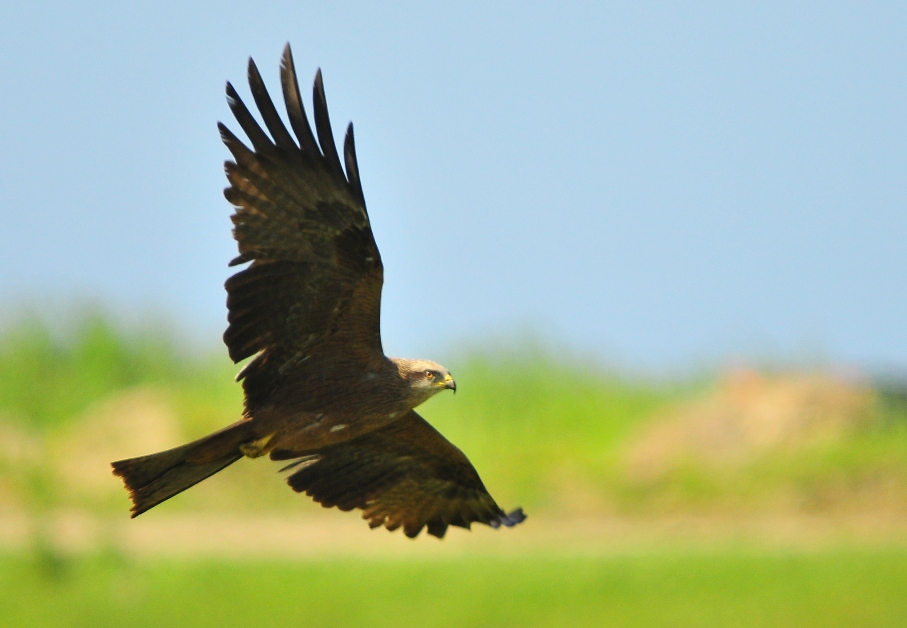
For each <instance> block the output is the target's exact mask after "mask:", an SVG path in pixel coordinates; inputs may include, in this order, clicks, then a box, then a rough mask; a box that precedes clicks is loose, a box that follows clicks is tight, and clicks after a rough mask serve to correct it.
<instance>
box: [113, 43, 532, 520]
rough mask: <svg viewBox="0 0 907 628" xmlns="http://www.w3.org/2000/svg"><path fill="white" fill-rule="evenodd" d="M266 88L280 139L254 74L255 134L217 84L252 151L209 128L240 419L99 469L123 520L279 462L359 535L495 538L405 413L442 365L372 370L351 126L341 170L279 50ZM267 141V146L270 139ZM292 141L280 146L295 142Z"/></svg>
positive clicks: (497, 515)
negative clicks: (354, 512)
mask: <svg viewBox="0 0 907 628" xmlns="http://www.w3.org/2000/svg"><path fill="white" fill-rule="evenodd" d="M281 84H282V88H283V97H284V102H285V104H286V109H287V117H288V119H289V122H290V127H291V128H292V131H293V132H292V134H291V133H290V131H289V130H288V129H287V128H286V126H284V123H283V121H282V120H281V118H280V116H279V114H278V113H277V110H276V108H275V106H274V103H273V101H272V100H271V97H270V96H269V95H268V92H267V90H266V89H265V87H264V83H263V82H262V79H261V76H260V74H259V72H258V69H257V68H256V67H255V64H254V63H253V62H252V60H251V59H250V60H249V85H250V87H251V91H252V97H253V99H254V101H255V104H256V106H257V108H258V111H259V113H260V115H261V119H262V120H263V121H264V124H265V127H266V128H267V133H266V132H265V131H264V130H263V129H262V128H261V126H259V124H258V122H257V121H256V120H255V118H254V117H253V116H252V114H251V113H250V112H249V110H248V109H247V107H246V105H245V104H244V103H243V101H242V100H241V99H240V97H239V95H238V94H237V93H236V90H234V89H233V86H232V85H230V84H229V83H228V84H227V98H228V101H229V104H230V108H231V110H232V111H233V114H234V116H235V117H236V120H237V122H238V123H239V125H240V127H242V129H243V131H244V132H245V134H246V137H248V139H249V143H250V144H251V148H249V147H247V146H246V145H245V144H243V142H242V141H240V140H239V139H238V138H237V137H236V136H235V135H234V134H233V133H232V132H231V131H230V130H229V129H227V128H226V127H225V126H224V125H223V124H219V125H218V128H219V129H220V133H221V137H222V138H223V141H224V143H225V144H226V145H227V148H228V149H229V150H230V152H231V153H232V155H233V161H228V162H226V165H225V169H226V174H227V179H228V180H229V182H230V187H228V188H227V189H226V190H225V192H224V195H225V196H226V198H227V200H229V201H230V202H231V203H232V204H233V205H234V207H235V209H236V212H235V214H234V215H233V217H232V219H233V224H234V229H233V235H234V237H235V238H236V241H237V243H238V246H239V256H238V257H236V258H235V259H234V260H233V261H232V262H230V264H231V266H232V265H239V264H245V263H249V262H251V263H250V264H249V266H247V267H246V268H245V269H243V270H240V271H239V272H237V273H236V274H235V275H233V276H232V277H231V278H230V279H228V280H227V283H226V289H227V308H228V310H229V314H228V321H229V326H228V327H227V330H226V332H225V333H224V342H225V343H226V345H227V349H228V351H229V353H230V357H231V358H232V359H233V360H234V362H239V361H241V360H245V359H247V358H252V359H251V361H250V362H249V363H248V364H246V366H245V367H244V368H243V369H242V371H241V372H240V373H239V375H237V380H242V385H243V390H244V391H245V412H244V416H243V419H242V420H240V421H238V422H237V423H235V424H233V425H231V426H229V427H226V428H224V429H223V430H220V431H219V432H216V433H214V434H211V435H209V436H206V437H204V438H201V439H199V440H197V441H194V442H192V443H188V444H186V445H183V446H181V447H177V448H175V449H171V450H168V451H164V452H160V453H157V454H151V455H149V456H143V457H140V458H132V459H128V460H121V461H118V462H114V463H113V470H114V473H115V474H116V475H118V476H120V477H121V478H123V480H124V482H125V484H126V488H127V489H128V490H129V494H130V497H131V498H132V501H133V508H132V516H133V517H135V516H137V515H139V514H141V513H143V512H145V511H146V510H148V509H149V508H152V507H154V506H155V505H157V504H159V503H161V502H162V501H164V500H166V499H169V498H170V497H172V496H173V495H176V494H177V493H179V492H181V491H183V490H185V489H187V488H189V487H190V486H192V485H194V484H196V483H198V482H200V481H201V480H203V479H205V478H207V477H208V476H210V475H212V474H214V473H216V472H218V471H220V470H221V469H223V468H224V467H226V466H228V465H230V464H232V463H233V462H235V461H236V460H238V459H239V458H241V457H243V456H247V457H252V458H254V457H258V456H262V455H265V454H270V457H271V458H272V459H273V460H294V462H292V463H291V464H289V465H288V466H287V467H284V470H291V471H292V474H291V475H290V476H289V477H288V483H289V484H290V486H291V487H292V488H293V490H295V491H297V492H305V493H307V494H308V495H310V496H312V498H313V499H315V501H317V502H319V503H321V504H322V505H324V506H325V507H333V506H337V507H338V508H340V509H341V510H351V509H353V508H359V509H361V510H362V511H363V518H365V519H367V520H368V522H369V525H370V526H372V527H377V526H381V525H384V526H385V527H386V528H387V529H389V530H395V529H397V528H399V527H401V526H402V527H403V529H404V532H405V533H406V534H407V536H411V537H412V536H416V535H417V534H418V533H419V532H420V531H421V530H422V529H423V528H424V527H427V529H428V533H429V534H433V535H435V536H437V537H443V536H444V533H445V532H446V530H447V527H448V526H450V525H455V526H461V527H466V528H468V527H469V525H470V524H471V523H473V522H480V523H485V524H488V525H491V526H493V527H499V526H501V525H505V526H512V525H515V524H517V523H520V522H521V521H523V519H524V515H523V512H522V510H519V509H518V510H515V511H513V512H511V513H510V514H507V513H505V512H504V511H503V510H501V508H500V507H498V505H497V504H496V503H495V501H494V500H493V499H492V498H491V496H490V495H489V494H488V491H487V490H486V489H485V486H484V485H483V484H482V481H481V479H479V475H478V473H476V470H475V468H473V466H472V465H471V464H470V462H469V460H468V459H467V458H466V456H465V455H463V453H462V452H461V451H460V450H459V449H457V448H456V447H455V446H453V445H452V444H451V443H450V442H448V441H447V440H446V439H445V438H444V437H443V436H441V434H440V433H438V432H437V431H436V430H435V429H434V428H432V427H431V426H430V425H429V424H428V423H427V422H426V421H425V420H424V419H423V418H422V417H420V416H419V415H418V414H416V412H415V411H414V410H413V408H415V407H416V406H418V405H419V404H421V403H422V402H424V401H426V400H427V399H428V398H430V397H431V396H433V395H434V394H437V393H438V392H440V391H441V390H445V389H453V390H456V384H455V382H454V380H453V378H452V377H451V375H450V373H449V372H448V371H447V369H445V368H444V367H443V366H441V365H439V364H437V363H435V362H431V361H428V360H406V359H401V358H387V357H386V356H385V355H384V351H383V349H382V346H381V333H380V307H381V287H382V284H383V281H384V271H383V266H382V264H381V255H380V254H379V252H378V247H377V246H376V244H375V239H374V236H373V235H372V230H371V225H370V224H369V219H368V214H367V213H366V209H365V198H364V196H363V194H362V185H361V182H360V179H359V167H358V165H357V163H356V149H355V145H354V141H353V126H352V124H350V126H349V127H348V129H347V133H346V138H345V141H344V145H343V162H344V165H345V170H344V165H342V164H341V161H340V155H339V154H338V153H337V149H336V147H335V144H334V138H333V135H332V132H331V124H330V119H329V118H328V109H327V101H326V99H325V96H324V86H323V83H322V79H321V71H320V70H319V72H318V74H317V75H316V77H315V85H314V97H313V100H314V120H315V131H316V134H317V139H316V134H313V133H312V129H311V127H310V126H309V123H308V118H307V116H306V113H305V110H304V108H303V105H302V98H301V97H300V94H299V85H298V83H297V80H296V71H295V69H294V67H293V57H292V54H291V52H290V47H289V45H288V46H287V47H286V49H285V50H284V55H283V63H282V65H281ZM269 134H270V135H269ZM294 136H295V137H294Z"/></svg>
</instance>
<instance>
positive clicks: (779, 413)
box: [626, 371, 873, 480]
mask: <svg viewBox="0 0 907 628" xmlns="http://www.w3.org/2000/svg"><path fill="white" fill-rule="evenodd" d="M872 401H873V393H872V391H871V390H870V389H869V388H867V387H861V386H858V385H855V384H853V383H851V382H847V381H844V380H843V379H838V378H835V377H831V376H828V375H822V374H814V375H803V374H780V375H762V374H759V373H756V372H753V371H743V372H737V373H734V374H731V375H729V376H727V377H725V378H723V379H722V380H721V381H720V383H719V384H718V386H717V388H716V389H715V390H714V391H713V392H712V393H711V394H709V395H708V396H706V397H704V398H701V399H697V400H694V401H691V402H688V403H686V404H684V405H681V406H679V407H675V408H673V409H671V410H669V411H667V412H666V413H665V415H664V416H662V417H661V418H660V419H658V420H656V421H654V422H653V423H652V424H650V426H649V427H648V429H647V430H645V431H644V432H643V433H641V434H640V435H639V436H638V437H637V438H635V439H632V440H631V442H630V443H629V444H628V448H627V455H626V461H627V471H628V473H629V475H630V476H631V477H632V478H635V479H640V480H646V479H654V478H657V477H660V476H662V475H663V474H665V473H667V472H669V471H670V470H671V469H673V468H675V467H676V466H677V465H678V464H682V463H685V462H696V463H700V464H707V465H710V466H715V467H727V466H737V465H740V464H743V463H746V462H748V461H749V460H752V459H753V458H754V457H756V456H758V455H760V454H763V453H765V452H768V451H772V450H775V451H777V450H788V451H793V450H795V449H797V448H799V447H803V446H805V445H808V444H812V443H817V442H820V441H822V440H828V439H835V438H841V437H842V436H845V435H846V434H848V433H850V432H852V431H853V430H855V429H857V428H859V426H860V425H862V424H864V423H865V422H866V421H868V419H869V417H870V414H871V406H872Z"/></svg>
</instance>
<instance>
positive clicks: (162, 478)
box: [110, 420, 251, 517]
mask: <svg viewBox="0 0 907 628" xmlns="http://www.w3.org/2000/svg"><path fill="white" fill-rule="evenodd" d="M250 438H251V430H250V429H249V423H248V421H247V420H243V421H239V422H238V423H234V424H233V425H230V426H228V427H225V428H224V429H222V430H220V431H217V432H214V433H213V434H209V435H208V436H205V437H203V438H200V439H198V440H196V441H192V442H191V443H186V444H185V445H182V446H180V447H175V448H173V449H168V450H167V451H161V452H158V453H156V454H149V455H147V456H140V457H138V458H128V459H126V460H118V461H116V462H112V463H111V464H110V466H112V467H113V474H114V475H117V476H119V477H121V478H123V483H124V484H125V485H126V489H127V490H128V491H129V498H130V499H131V500H132V516H133V517H137V516H139V515H140V514H142V513H143V512H145V511H146V510H148V509H149V508H153V507H154V506H157V505H158V504H160V503H161V502H162V501H164V500H167V499H170V498H171V497H173V496H174V495H176V494H177V493H181V492H183V491H185V490H186V489H187V488H189V487H190V486H194V485H195V484H198V483H199V482H201V481H202V480H204V479H205V478H207V477H209V476H212V475H214V474H215V473H217V472H218V471H220V470H221V469H223V468H225V467H227V466H229V465H231V464H233V463H234V462H236V461H237V460H239V459H240V458H242V457H243V453H242V452H241V451H240V448H239V446H240V445H241V444H242V443H243V442H245V441H247V440H249V439H250Z"/></svg>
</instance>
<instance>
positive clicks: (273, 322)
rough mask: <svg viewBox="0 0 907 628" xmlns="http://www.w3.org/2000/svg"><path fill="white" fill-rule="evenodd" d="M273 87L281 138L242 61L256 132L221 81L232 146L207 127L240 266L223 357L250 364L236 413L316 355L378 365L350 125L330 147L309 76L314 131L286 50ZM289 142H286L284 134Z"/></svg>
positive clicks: (375, 310)
mask: <svg viewBox="0 0 907 628" xmlns="http://www.w3.org/2000/svg"><path fill="white" fill-rule="evenodd" d="M281 83H282V86H283V96H284V101H285V103H286V109H287V118H288V119H289V121H290V126H291V128H292V130H293V134H291V133H290V132H289V131H288V130H287V128H286V126H285V125H284V123H283V122H282V121H281V118H280V116H279V115H278V113H277V110H276V109H275V107H274V104H273V102H272V101H271V98H270V96H269V95H268V92H267V90H266V89H265V87H264V83H263V82H262V79H261V76H260V75H259V73H258V69H257V68H256V67H255V64H254V62H253V61H252V60H251V59H249V85H250V87H251V91H252V96H253V98H254V100H255V104H256V105H257V107H258V111H259V113H260V115H261V118H262V120H264V123H265V127H266V128H267V130H268V133H270V136H269V135H268V133H265V131H264V130H262V128H261V126H259V124H258V122H256V120H255V119H254V118H253V116H252V115H251V113H250V112H249V110H248V109H247V108H246V106H245V105H244V104H243V102H242V100H241V99H240V97H239V95H238V94H237V93H236V90H234V89H233V86H232V85H230V84H229V83H227V97H228V101H229V104H230V108H231V109H232V111H233V114H234V115H235V116H236V120H237V122H238V123H239V125H240V127H242V129H243V131H244V132H245V134H246V136H247V137H248V138H249V143H250V144H251V148H249V147H247V146H246V145H244V144H243V143H242V142H241V141H240V140H239V139H238V138H237V137H236V136H235V135H234V134H233V133H232V132H231V131H230V130H229V129H227V128H226V127H225V126H224V125H223V124H219V125H218V128H219V129H220V133H221V137H222V138H223V141H224V143H225V144H226V145H227V148H229V149H230V152H231V153H232V154H233V159H234V161H228V162H226V164H225V169H226V173H227V179H228V180H229V182H230V187H228V188H227V189H226V190H225V191H224V195H225V196H226V197H227V200H229V201H230V202H231V203H232V204H233V205H234V206H235V209H236V211H235V213H234V214H233V216H232V219H233V223H234V229H233V235H234V237H235V238H236V241H237V243H238V246H239V256H238V257H237V258H235V259H234V260H233V261H232V262H231V266H232V265H236V264H242V263H246V262H252V263H251V264H250V265H249V266H248V267H247V268H245V269H244V270H241V271H239V272H238V273H236V274H235V275H233V276H232V277H231V278H230V279H228V280H227V282H226V289H227V294H228V296H227V308H228V309H229V315H228V320H229V326H228V327H227V330H226V332H225V333H224V342H225V343H226V345H227V347H228V349H229V352H230V357H231V358H232V359H233V360H234V361H235V362H239V361H240V360H243V359H245V358H248V357H250V356H253V355H255V356H256V358H255V359H254V360H253V361H252V362H251V363H250V364H248V365H247V366H246V367H245V368H244V369H243V371H242V372H241V373H240V374H239V376H238V378H239V379H244V382H243V387H244V389H245V391H246V404H247V408H248V407H251V406H254V405H256V404H257V403H260V402H261V401H263V400H264V399H265V398H266V397H267V395H268V394H269V393H270V392H271V391H272V390H273V389H274V388H275V386H276V385H277V384H278V383H279V382H280V381H281V379H282V378H283V377H285V375H286V374H287V373H288V372H292V371H293V370H294V369H295V368H297V367H299V365H300V364H302V363H304V362H305V361H306V360H308V359H309V358H311V357H313V356H314V355H316V354H321V355H322V356H323V355H325V354H327V355H329V357H330V353H331V352H334V353H339V354H342V358H343V360H344V361H345V362H347V363H349V362H352V363H360V364H368V363H370V362H373V361H375V360H379V359H381V358H382V357H383V355H384V354H383V351H382V348H381V335H380V325H379V312H380V303H381V286H382V283H383V267H382V264H381V256H380V255H379V253H378V248H377V246H376V244H375V239H374V236H373V235H372V229H371V225H370V224H369V219H368V214H367V213H366V210H365V199H364V198H363V195H362V185H361V183H360V180H359V168H358V165H357V163H356V150H355V146H354V143H353V126H352V124H350V126H349V128H348V129H347V134H346V140H345V142H344V147H343V149H344V150H343V158H344V161H345V164H346V171H345V172H344V168H343V166H341V163H340V156H339V155H338V154H337V149H336V147H335V145H334V138H333V134H332V133H331V123H330V120H329V118H328V109H327V102H326V100H325V96H324V86H323V84H322V80H321V71H320V70H319V72H318V74H317V75H316V77H315V85H314V112H315V117H314V118H315V130H316V133H317V141H316V136H315V134H313V133H312V129H311V127H310V126H309V122H308V118H307V117H306V113H305V110H304V108H303V105H302V99H301V97H300V94H299V86H298V83H297V81H296V71H295V69H294V66H293V57H292V54H291V52H290V47H289V45H287V47H286V48H285V50H284V54H283V60H282V63H281ZM294 135H295V137H294Z"/></svg>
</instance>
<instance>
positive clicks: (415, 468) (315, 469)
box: [271, 410, 525, 538]
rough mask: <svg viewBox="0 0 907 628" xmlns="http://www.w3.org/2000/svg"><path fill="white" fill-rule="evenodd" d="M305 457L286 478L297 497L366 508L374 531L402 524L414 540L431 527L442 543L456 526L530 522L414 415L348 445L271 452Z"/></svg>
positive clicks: (347, 507) (365, 516)
mask: <svg viewBox="0 0 907 628" xmlns="http://www.w3.org/2000/svg"><path fill="white" fill-rule="evenodd" d="M300 456H301V457H302V459H301V460H298V461H296V462H294V463H293V464H292V465H290V466H289V467H286V468H285V469H297V470H296V471H295V472H294V473H293V474H292V475H290V476H289V477H288V478H287V483H288V484H289V485H290V486H291V487H292V488H293V490H294V491H296V492H299V493H302V492H305V493H306V494H308V495H310V496H311V497H312V498H313V499H314V500H315V501H317V502H319V503H320V504H322V505H323V506H324V507H325V508H330V507H333V506H337V507H338V508H340V510H352V509H353V508H360V509H361V510H362V511H363V514H362V518H363V519H367V520H368V522H369V525H370V526H371V527H373V528H376V527H378V526H380V525H384V526H385V527H386V528H387V529H388V530H396V529H397V528H399V527H401V526H402V527H403V531H404V532H405V534H406V535H407V536H409V537H414V536H416V535H417V534H419V532H420V531H421V530H422V528H423V527H426V526H427V528H428V533H429V534H432V535H434V536H436V537H438V538H441V537H443V536H444V533H445V532H446V531H447V527H448V526H451V525H454V526H460V527H463V528H469V526H470V524H471V523H472V522H479V523H484V524H487V525H490V526H492V527H494V528H497V527H500V526H502V525H504V526H508V527H509V526H513V525H516V524H518V523H520V522H521V521H523V519H525V515H524V514H523V511H522V509H517V510H514V511H513V512H511V513H509V514H508V513H505V512H504V511H503V510H501V508H500V507H499V506H498V505H497V504H496V503H495V501H494V499H492V497H491V495H489V494H488V491H487V490H486V489H485V485H484V484H482V480H481V479H480V478H479V474H478V473H476V470H475V468H474V467H473V466H472V464H470V462H469V459H468V458H467V457H466V456H465V455H464V454H463V452H462V451H460V450H459V449H457V448H456V447H455V446H454V445H452V444H451V443H450V442H449V441H448V440H447V439H446V438H444V437H443V436H442V435H441V434H440V433H439V432H438V431H437V430H436V429H434V428H433V427H432V426H431V425H429V424H428V423H427V422H426V421H425V419H423V418H422V417H421V416H419V415H418V414H416V412H415V411H412V410H411V411H410V412H409V413H408V414H407V415H405V416H404V417H403V418H402V419H400V420H398V421H396V422H394V423H392V424H390V425H388V426H387V427H384V428H381V429H378V430H375V431H373V432H369V433H367V434H364V435H362V436H359V437H357V438H354V439H352V440H349V441H346V442H344V443H340V444H337V445H330V446H327V447H323V448H320V449H314V450H310V451H303V452H288V451H274V452H272V453H271V458H273V459H275V460H286V459H290V458H296V457H300ZM299 467H301V468H299Z"/></svg>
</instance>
